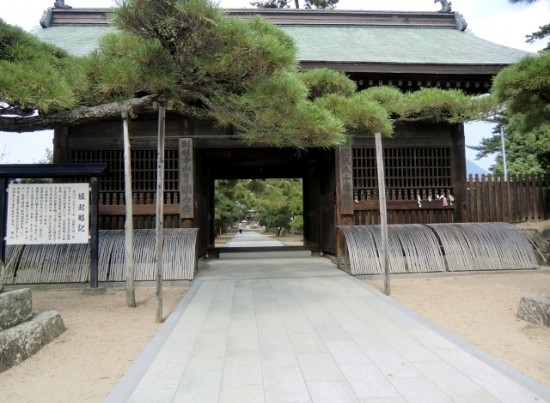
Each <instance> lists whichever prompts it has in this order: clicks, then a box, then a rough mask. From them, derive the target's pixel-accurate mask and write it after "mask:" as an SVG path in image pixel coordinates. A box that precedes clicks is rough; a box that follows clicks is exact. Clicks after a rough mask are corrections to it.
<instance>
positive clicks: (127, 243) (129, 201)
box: [122, 112, 136, 307]
mask: <svg viewBox="0 0 550 403" xmlns="http://www.w3.org/2000/svg"><path fill="white" fill-rule="evenodd" d="M122 125H123V140H124V198H125V199H126V200H125V201H126V202H125V203H124V205H125V216H126V220H125V224H124V257H125V259H124V262H125V270H126V302H127V303H128V306H131V307H135V306H136V290H135V286H134V221H133V220H134V211H133V197H132V157H131V152H130V132H129V130H128V114H127V113H126V112H124V113H123V114H122Z"/></svg>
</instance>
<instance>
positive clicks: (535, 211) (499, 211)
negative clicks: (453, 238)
mask: <svg viewBox="0 0 550 403" xmlns="http://www.w3.org/2000/svg"><path fill="white" fill-rule="evenodd" d="M466 188H467V208H468V216H469V221H470V222H512V223H513V222H524V221H538V220H545V219H548V218H550V178H545V177H543V176H517V177H510V178H509V180H508V181H506V180H504V178H503V177H500V176H493V175H481V176H479V175H475V176H472V175H470V176H469V177H468V180H467V186H466Z"/></svg>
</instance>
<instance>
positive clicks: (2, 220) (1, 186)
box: [0, 177, 8, 291]
mask: <svg viewBox="0 0 550 403" xmlns="http://www.w3.org/2000/svg"><path fill="white" fill-rule="evenodd" d="M7 187H8V179H7V178H1V177H0V214H2V216H1V217H0V291H2V288H3V287H4V276H5V275H6V273H5V270H6V231H7V225H8V217H7V212H8V206H7V203H6V200H7V197H6V192H7Z"/></svg>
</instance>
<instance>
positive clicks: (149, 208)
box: [99, 203, 180, 217]
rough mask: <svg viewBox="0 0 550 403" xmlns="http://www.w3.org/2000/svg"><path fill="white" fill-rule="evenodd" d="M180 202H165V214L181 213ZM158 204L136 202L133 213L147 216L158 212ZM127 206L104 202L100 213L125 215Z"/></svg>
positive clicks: (103, 214)
mask: <svg viewBox="0 0 550 403" xmlns="http://www.w3.org/2000/svg"><path fill="white" fill-rule="evenodd" d="M179 206H180V205H179V204H165V205H164V206H163V211H164V214H165V215H177V214H179ZM156 208H157V205H156V203H155V204H134V205H133V206H132V210H133V215H134V217H136V216H147V215H155V214H156ZM125 209H126V207H125V206H124V205H113V204H109V205H107V204H102V205H100V206H99V215H102V216H117V215H124V213H125Z"/></svg>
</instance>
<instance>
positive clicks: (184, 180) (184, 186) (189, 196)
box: [179, 138, 195, 218]
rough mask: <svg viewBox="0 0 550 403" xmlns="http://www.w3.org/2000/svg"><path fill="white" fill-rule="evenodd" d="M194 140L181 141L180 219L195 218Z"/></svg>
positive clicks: (183, 139)
mask: <svg viewBox="0 0 550 403" xmlns="http://www.w3.org/2000/svg"><path fill="white" fill-rule="evenodd" d="M194 177H195V172H194V161H193V139H192V138H182V139H180V141H179V182H180V183H179V187H180V218H195V185H194Z"/></svg>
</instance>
